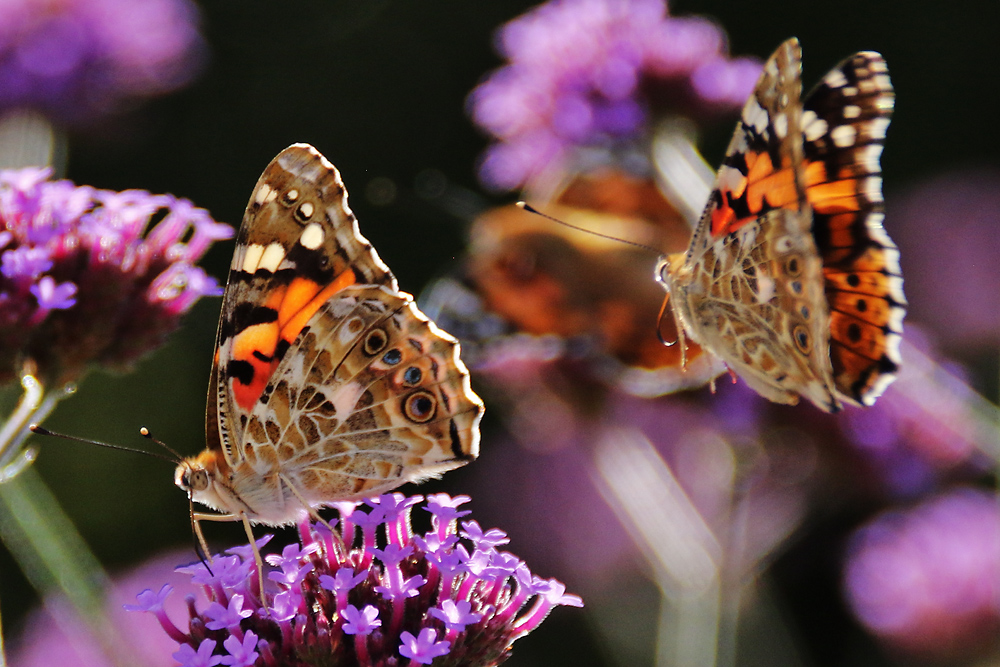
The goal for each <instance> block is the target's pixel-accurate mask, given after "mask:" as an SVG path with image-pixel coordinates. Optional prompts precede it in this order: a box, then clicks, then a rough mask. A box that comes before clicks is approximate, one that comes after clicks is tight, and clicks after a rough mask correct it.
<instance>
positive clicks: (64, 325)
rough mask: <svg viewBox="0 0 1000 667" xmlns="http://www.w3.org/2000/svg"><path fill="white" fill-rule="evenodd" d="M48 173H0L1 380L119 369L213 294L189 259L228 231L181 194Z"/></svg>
mask: <svg viewBox="0 0 1000 667" xmlns="http://www.w3.org/2000/svg"><path fill="white" fill-rule="evenodd" d="M50 173H51V172H50V170H48V169H35V168H29V169H22V170H17V171H4V172H0V384H2V383H4V382H7V381H9V380H10V379H12V378H13V377H15V376H16V375H17V374H19V373H20V372H21V370H22V365H23V364H25V363H28V364H31V365H32V366H33V367H34V368H33V370H32V372H33V373H35V374H37V376H38V377H39V379H41V380H42V381H43V382H47V383H52V382H66V381H69V380H73V379H76V378H78V377H79V376H80V375H81V374H82V373H83V372H84V370H85V369H86V367H87V366H88V365H89V364H92V363H96V364H102V365H105V366H109V367H112V368H127V367H128V366H129V365H130V364H132V363H133V362H135V361H136V360H138V358H139V357H141V356H142V355H143V354H145V353H146V352H148V351H150V350H152V349H153V348H155V347H157V346H158V345H160V344H161V343H162V342H163V340H164V339H165V338H166V336H167V334H169V333H170V332H172V331H173V330H174V329H175V328H176V327H177V325H178V323H179V320H180V316H181V315H182V314H183V313H185V312H187V311H188V309H190V308H191V306H192V305H193V304H194V302H195V301H197V300H198V299H199V298H200V297H202V296H206V295H217V294H219V293H220V290H219V286H218V284H217V283H216V281H215V280H214V279H213V278H211V277H210V276H208V275H206V274H205V272H204V271H202V270H201V269H200V268H197V267H195V266H194V262H196V261H197V260H198V259H199V258H200V257H201V256H202V255H203V254H204V253H205V251H206V250H207V249H208V248H209V246H211V244H212V243H213V242H214V241H216V240H219V239H225V238H229V237H230V236H232V234H233V230H232V228H231V227H229V226H228V225H224V224H222V223H218V222H215V221H214V220H213V219H212V218H211V216H210V215H209V214H208V212H207V211H205V210H204V209H200V208H196V207H195V206H194V205H193V204H192V203H191V202H190V201H188V200H186V199H177V198H175V197H172V196H170V195H153V194H150V193H148V192H146V191H143V190H125V191H124V192H112V191H108V190H97V189H95V188H91V187H86V186H81V187H78V186H76V185H74V184H73V183H71V182H70V181H49V180H47V179H48V177H49V175H50ZM154 220H155V221H156V222H155V224H153V225H152V226H151V223H152V222H153V221H154Z"/></svg>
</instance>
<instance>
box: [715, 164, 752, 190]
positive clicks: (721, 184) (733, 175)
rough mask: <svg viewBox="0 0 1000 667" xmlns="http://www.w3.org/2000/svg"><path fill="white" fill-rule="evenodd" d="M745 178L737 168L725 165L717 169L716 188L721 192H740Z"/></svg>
mask: <svg viewBox="0 0 1000 667" xmlns="http://www.w3.org/2000/svg"><path fill="white" fill-rule="evenodd" d="M745 180H746V179H745V177H744V176H743V174H741V173H740V170H739V169H734V168H732V167H727V166H725V165H723V166H722V167H721V168H720V169H719V175H718V188H719V190H721V191H723V192H733V191H735V192H737V193H740V192H742V191H743V188H744V186H745V182H744V181H745Z"/></svg>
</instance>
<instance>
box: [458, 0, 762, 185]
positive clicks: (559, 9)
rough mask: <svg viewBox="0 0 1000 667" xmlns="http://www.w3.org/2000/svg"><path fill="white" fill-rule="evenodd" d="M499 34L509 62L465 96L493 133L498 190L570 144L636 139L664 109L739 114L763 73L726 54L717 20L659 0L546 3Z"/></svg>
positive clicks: (553, 159)
mask: <svg viewBox="0 0 1000 667" xmlns="http://www.w3.org/2000/svg"><path fill="white" fill-rule="evenodd" d="M497 41H498V43H499V50H500V52H501V54H502V55H503V56H504V57H506V58H507V59H508V60H509V64H508V65H506V66H505V67H502V68H500V69H499V70H497V71H495V72H493V73H492V74H491V75H490V76H489V77H488V78H487V79H486V80H485V81H484V82H483V83H482V84H480V85H479V86H478V87H477V88H476V89H475V90H473V91H472V93H471V95H470V96H469V101H468V103H469V111H470V113H471V115H472V117H473V119H474V120H475V121H476V123H477V124H478V125H479V126H480V127H482V128H483V129H484V130H486V131H487V132H489V133H490V134H492V135H493V136H494V137H496V138H497V140H498V142H497V143H495V144H493V145H492V146H491V147H490V148H489V149H488V150H487V152H486V154H485V156H484V158H483V161H482V164H481V167H480V178H481V180H482V181H483V183H485V184H486V185H488V186H490V187H494V188H497V189H514V188H516V187H518V186H520V185H522V184H524V183H525V182H526V181H528V180H529V179H531V178H532V177H534V176H537V175H538V174H539V173H540V172H542V171H543V170H546V169H549V168H551V165H552V164H553V163H555V164H558V163H560V162H562V161H565V160H567V159H568V157H569V154H570V153H571V151H572V149H574V148H575V147H581V146H606V145H608V144H609V143H615V142H628V141H629V140H634V139H636V138H639V137H641V136H642V135H644V134H645V133H647V132H648V130H649V129H650V120H651V117H652V116H653V115H654V114H657V113H664V112H666V111H668V110H669V111H670V112H672V113H675V114H681V115H686V116H688V117H691V118H693V119H696V120H698V119H703V118H704V117H705V116H706V115H716V114H718V113H720V112H724V113H727V112H731V111H735V110H737V109H739V108H740V107H741V106H742V105H743V103H744V102H745V101H746V99H747V96H748V95H749V94H750V91H751V90H752V89H753V86H754V83H755V82H756V80H757V77H758V75H759V74H760V64H759V62H758V61H756V60H753V59H747V58H737V59H730V58H729V57H728V55H727V52H726V39H725V35H724V33H723V31H722V30H721V28H719V27H718V26H717V25H716V24H714V23H712V22H710V21H708V20H707V19H702V18H696V17H683V18H677V17H672V16H668V15H667V7H666V3H665V2H663V0H550V2H547V3H545V4H543V5H541V6H539V7H536V8H535V9H533V10H531V11H529V12H528V13H526V14H524V15H523V16H520V17H518V18H516V19H514V20H513V21H511V22H509V23H507V24H506V25H505V26H504V27H503V28H502V29H501V30H500V32H499V34H498V40H497Z"/></svg>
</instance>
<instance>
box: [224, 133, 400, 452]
mask: <svg viewBox="0 0 1000 667" xmlns="http://www.w3.org/2000/svg"><path fill="white" fill-rule="evenodd" d="M355 283H363V284H377V285H387V286H389V287H390V288H392V289H395V287H396V281H395V278H394V277H393V275H392V273H391V272H390V271H389V268H388V267H387V266H385V264H384V263H383V262H382V261H381V260H380V259H379V257H378V254H377V253H376V252H375V250H374V249H373V248H372V246H371V244H370V243H368V241H367V240H366V239H365V238H364V237H363V236H361V234H360V232H359V231H358V223H357V219H356V218H355V217H354V214H353V213H352V212H351V209H350V207H349V206H348V205H347V191H346V189H345V188H344V184H343V181H342V180H341V178H340V173H339V172H338V171H337V170H336V168H335V167H333V165H331V164H330V163H329V162H327V160H326V159H325V158H324V157H323V156H322V155H320V154H319V153H318V152H317V151H316V150H315V149H313V148H312V147H311V146H306V145H304V144H298V145H295V146H291V147H289V148H287V149H285V150H284V151H282V152H281V153H280V154H279V155H278V156H277V157H275V158H274V160H272V161H271V163H270V164H269V165H268V166H267V168H266V169H265V170H264V173H263V174H262V175H261V177H260V180H259V181H258V182H257V185H256V187H255V188H254V191H253V193H252V195H251V197H250V202H249V204H248V205H247V209H246V212H245V214H244V216H243V224H242V225H241V227H240V232H239V234H238V236H237V246H236V252H235V253H234V254H233V262H232V265H231V267H230V272H229V284H228V286H227V288H226V296H225V299H224V302H223V307H222V316H221V318H220V320H219V332H218V340H217V345H218V358H217V362H216V364H217V366H216V368H215V369H213V373H212V375H213V379H212V383H213V387H215V388H216V389H215V391H216V392H217V395H216V397H215V399H214V400H212V399H211V397H210V400H209V408H208V412H209V415H208V418H209V423H208V424H207V426H208V430H209V431H211V430H212V429H213V428H218V429H219V432H220V434H221V441H222V444H223V451H224V452H226V454H227V456H229V457H230V459H229V462H230V464H232V463H234V460H233V459H232V458H231V457H232V456H233V454H234V449H233V448H234V446H235V445H236V444H238V443H239V441H240V440H241V438H242V433H243V428H244V427H245V422H246V420H247V418H248V417H249V413H250V412H251V411H252V410H253V406H254V404H255V402H256V401H257V400H258V399H259V397H260V395H261V393H262V392H263V390H264V387H265V385H266V384H267V381H268V378H269V377H270V376H271V374H272V373H273V372H274V371H275V369H276V368H277V366H278V364H279V363H280V361H281V359H282V358H283V357H284V355H285V354H286V352H287V350H288V348H289V346H290V345H291V344H292V342H293V341H294V340H295V338H296V336H297V335H298V333H299V331H301V329H302V327H303V326H304V325H305V323H306V321H307V320H308V319H309V318H310V317H311V316H312V315H313V314H314V313H315V312H316V311H317V310H318V309H319V307H320V306H321V305H322V304H323V303H324V302H325V301H326V300H327V299H329V298H330V297H331V296H332V295H333V294H335V293H336V292H338V291H339V290H341V289H343V288H344V287H346V286H347V285H351V284H355ZM213 408H214V409H215V411H216V415H215V416H216V417H217V419H216V420H215V421H214V422H213V420H212V417H213V415H212V414H211V412H212V410H213ZM216 424H218V426H217V427H216V426H215V425H216Z"/></svg>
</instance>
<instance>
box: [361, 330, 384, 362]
mask: <svg viewBox="0 0 1000 667" xmlns="http://www.w3.org/2000/svg"><path fill="white" fill-rule="evenodd" d="M388 344H389V336H387V335H386V333H385V332H384V331H382V330H381V329H372V330H371V331H369V332H368V335H367V336H365V345H364V350H365V354H367V355H368V356H369V357H374V356H375V355H376V354H378V353H379V352H381V351H382V348H384V347H385V346H386V345H388Z"/></svg>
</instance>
